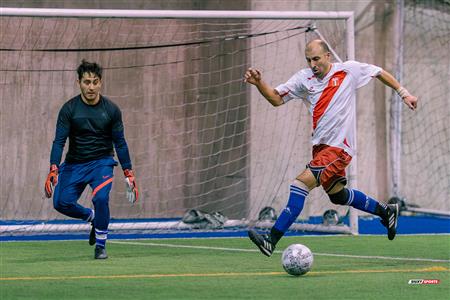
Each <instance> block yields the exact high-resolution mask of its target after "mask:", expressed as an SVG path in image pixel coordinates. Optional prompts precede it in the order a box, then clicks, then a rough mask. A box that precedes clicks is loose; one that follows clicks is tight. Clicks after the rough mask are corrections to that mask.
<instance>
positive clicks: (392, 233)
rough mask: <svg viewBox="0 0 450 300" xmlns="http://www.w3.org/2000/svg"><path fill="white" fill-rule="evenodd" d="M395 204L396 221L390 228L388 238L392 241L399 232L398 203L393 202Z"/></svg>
mask: <svg viewBox="0 0 450 300" xmlns="http://www.w3.org/2000/svg"><path fill="white" fill-rule="evenodd" d="M391 205H394V206H395V223H394V226H393V228H388V239H389V240H390V241H392V240H393V239H394V238H395V235H396V234H397V221H398V210H399V207H398V204H391Z"/></svg>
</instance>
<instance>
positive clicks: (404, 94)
mask: <svg viewBox="0 0 450 300" xmlns="http://www.w3.org/2000/svg"><path fill="white" fill-rule="evenodd" d="M397 94H398V95H399V96H400V97H401V98H402V99H404V98H405V97H408V96H411V94H410V93H409V92H408V90H407V89H405V88H404V87H402V86H401V87H399V88H398V89H397Z"/></svg>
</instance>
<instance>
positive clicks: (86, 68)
mask: <svg viewBox="0 0 450 300" xmlns="http://www.w3.org/2000/svg"><path fill="white" fill-rule="evenodd" d="M77 73H78V80H81V78H83V74H84V73H92V74H95V75H97V77H98V78H99V79H102V73H103V69H102V67H100V65H99V64H97V63H95V62H88V61H87V60H85V59H83V60H82V61H81V64H80V65H79V66H78V68H77Z"/></svg>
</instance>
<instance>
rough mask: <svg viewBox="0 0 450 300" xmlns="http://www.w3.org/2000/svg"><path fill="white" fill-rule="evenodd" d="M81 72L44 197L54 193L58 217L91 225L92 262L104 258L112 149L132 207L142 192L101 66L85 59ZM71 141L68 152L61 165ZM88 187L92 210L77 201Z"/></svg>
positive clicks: (61, 122)
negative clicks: (103, 89)
mask: <svg viewBox="0 0 450 300" xmlns="http://www.w3.org/2000/svg"><path fill="white" fill-rule="evenodd" d="M77 73H78V80H77V83H78V85H79V87H80V91H81V93H80V94H79V95H77V96H75V97H73V98H72V99H70V100H69V101H67V102H66V103H65V104H64V105H63V106H62V108H61V110H60V111H59V115H58V120H57V122H56V134H55V139H54V141H53V146H52V150H51V154H50V173H49V174H48V176H47V180H46V182H45V194H46V196H47V197H48V198H51V197H52V194H53V206H54V207H55V209H56V210H57V211H59V212H60V213H62V214H64V215H66V216H69V217H72V218H76V219H81V220H85V221H87V222H90V223H91V224H92V228H91V232H90V235H89V244H90V245H94V244H95V252H94V258H95V259H106V258H108V255H107V253H106V249H105V244H106V238H107V234H108V225H109V221H110V213H109V203H108V202H109V193H110V191H111V187H112V181H113V169H114V166H117V162H116V161H115V160H114V158H113V156H114V151H113V145H114V148H115V150H116V153H117V157H118V158H119V161H120V164H121V166H122V169H123V171H124V175H125V178H126V179H125V181H126V184H127V192H126V194H127V198H128V200H129V201H130V202H131V203H134V202H135V201H136V200H137V199H138V189H137V186H136V181H135V176H134V173H133V171H132V167H131V160H130V154H129V151H128V146H127V143H126V141H125V137H124V128H123V124H122V113H121V111H120V109H119V107H118V106H117V105H116V104H114V102H112V101H111V100H109V99H108V98H106V97H105V96H103V95H101V94H100V89H101V86H102V68H101V67H100V66H99V65H98V64H97V63H92V62H88V61H86V60H83V61H82V62H81V64H80V65H79V66H78V69H77ZM67 138H69V149H68V151H67V154H66V159H65V161H64V163H62V164H61V165H60V162H61V156H62V153H63V149H64V145H65V143H66V139H67ZM88 184H89V185H90V186H91V188H92V202H93V205H94V210H93V209H90V208H86V207H83V206H81V205H80V204H78V203H77V202H78V199H79V198H80V196H81V193H82V192H83V190H84V189H85V187H86V185H88ZM53 192H54V193H53ZM94 212H95V213H94Z"/></svg>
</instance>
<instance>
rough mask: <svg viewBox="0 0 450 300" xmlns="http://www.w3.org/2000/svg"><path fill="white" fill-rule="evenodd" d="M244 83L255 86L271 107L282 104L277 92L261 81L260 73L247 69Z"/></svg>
mask: <svg viewBox="0 0 450 300" xmlns="http://www.w3.org/2000/svg"><path fill="white" fill-rule="evenodd" d="M244 81H245V82H248V83H250V84H253V85H254V86H256V87H257V88H258V90H259V92H260V93H261V95H263V96H264V98H266V99H267V101H269V102H270V104H272V105H273V106H280V105H282V104H284V101H283V99H282V98H281V96H280V94H279V93H278V91H277V90H276V89H274V88H272V87H271V86H270V85H268V84H267V83H266V82H265V81H264V80H262V78H261V72H260V71H258V70H256V69H253V68H249V69H248V70H247V72H245V74H244Z"/></svg>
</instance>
